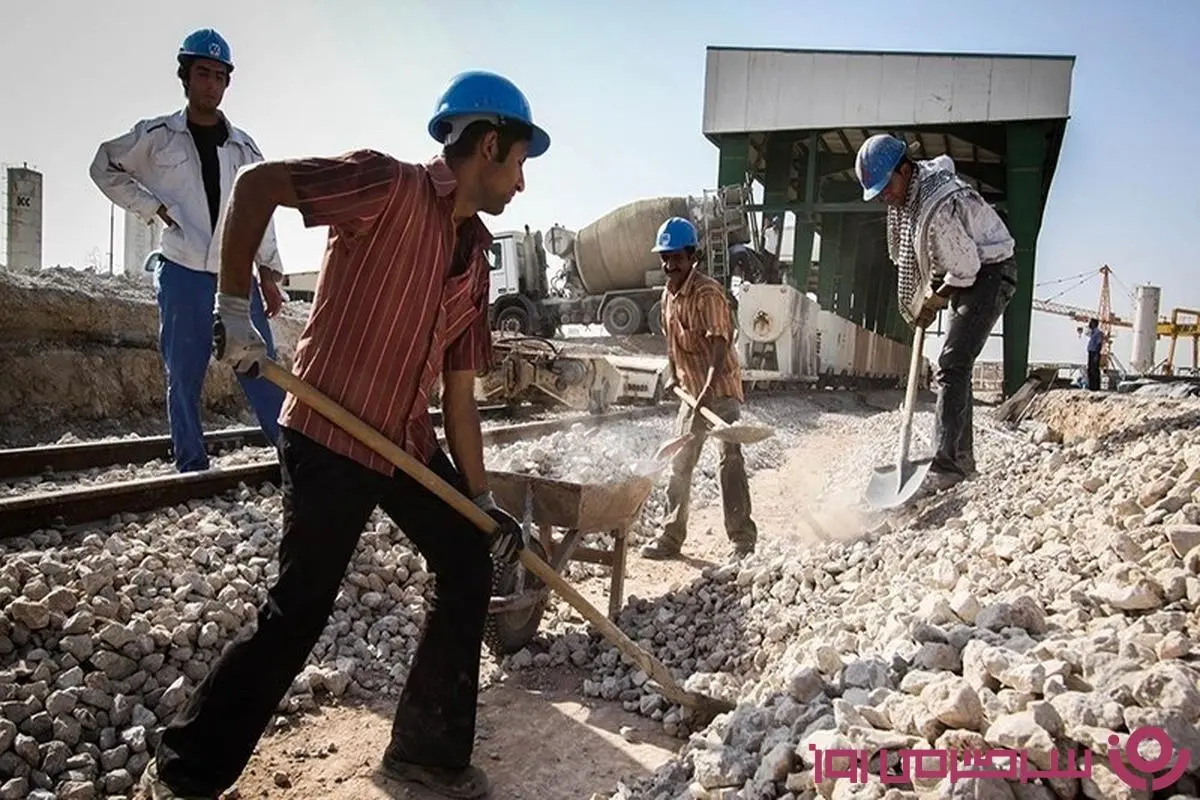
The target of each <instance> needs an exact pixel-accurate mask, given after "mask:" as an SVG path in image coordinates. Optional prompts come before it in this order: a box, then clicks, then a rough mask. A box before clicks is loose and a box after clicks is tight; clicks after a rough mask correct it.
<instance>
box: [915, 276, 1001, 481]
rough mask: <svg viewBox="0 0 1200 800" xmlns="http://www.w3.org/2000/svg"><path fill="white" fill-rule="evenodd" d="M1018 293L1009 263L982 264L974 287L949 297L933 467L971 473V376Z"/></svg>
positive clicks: (972, 435) (935, 416)
mask: <svg viewBox="0 0 1200 800" xmlns="http://www.w3.org/2000/svg"><path fill="white" fill-rule="evenodd" d="M1016 291H1017V265H1016V262H1015V261H1013V260H1012V259H1011V258H1010V259H1007V260H1005V261H1000V262H997V263H995V264H987V265H985V266H984V267H983V268H981V269H980V270H979V274H978V276H977V277H976V278H975V283H974V284H972V285H971V286H970V287H968V288H966V289H959V290H957V291H955V293H954V295H953V297H951V298H950V302H949V304H948V308H949V317H950V320H949V324H948V326H947V328H946V341H945V342H944V343H943V344H942V352H941V354H940V355H939V356H938V370H937V382H938V388H939V391H938V399H937V409H936V411H935V412H934V424H933V444H934V458H933V468H934V469H937V470H941V471H946V472H959V473H962V474H964V475H969V474H971V473H972V472H974V471H975V429H974V425H975V421H974V418H973V416H974V415H973V409H974V398H973V397H972V394H971V374H972V372H974V369H975V359H977V358H979V354H980V353H982V352H983V346H984V345H985V344H987V340H988V336H989V335H990V334H991V332H992V328H994V327H995V326H996V321H997V320H999V319H1000V317H1001V315H1002V314H1003V313H1004V309H1005V308H1007V307H1008V301H1009V300H1011V299H1012V296H1013V294H1014V293H1015V292H1016Z"/></svg>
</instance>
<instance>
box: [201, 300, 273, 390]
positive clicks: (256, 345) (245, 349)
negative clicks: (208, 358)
mask: <svg viewBox="0 0 1200 800" xmlns="http://www.w3.org/2000/svg"><path fill="white" fill-rule="evenodd" d="M213 355H214V356H215V357H216V359H217V360H218V361H224V362H225V363H227V364H229V365H230V366H232V367H233V370H234V372H236V373H237V374H239V375H249V376H251V377H255V376H257V375H258V373H259V371H260V370H261V367H262V362H263V361H265V360H266V358H267V343H266V341H265V340H264V339H263V337H262V334H260V333H259V332H258V329H257V328H255V327H254V323H252V322H251V321H250V299H249V298H247V297H238V296H237V295H235V294H228V293H226V292H218V293H217V304H216V308H215V310H214V315H213Z"/></svg>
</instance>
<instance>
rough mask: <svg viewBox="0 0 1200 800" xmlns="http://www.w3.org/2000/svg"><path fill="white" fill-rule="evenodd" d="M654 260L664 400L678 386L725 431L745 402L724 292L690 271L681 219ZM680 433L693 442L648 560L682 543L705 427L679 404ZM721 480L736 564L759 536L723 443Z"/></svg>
mask: <svg viewBox="0 0 1200 800" xmlns="http://www.w3.org/2000/svg"><path fill="white" fill-rule="evenodd" d="M652 252H655V253H658V254H659V257H660V258H661V259H662V266H663V272H665V273H666V276H667V285H666V286H664V287H663V294H662V328H663V334H664V335H665V336H666V338H667V359H668V363H667V386H666V389H667V393H668V395H671V394H673V393H674V387H675V386H679V387H680V388H682V389H683V390H684V391H685V392H687V393H688V394H690V395H691V396H692V397H693V398H694V399H695V400H696V401H698V406H707V407H708V408H710V409H711V410H712V411H714V412H715V413H716V414H717V416H719V417H720V418H721V419H723V420H725V421H726V422H728V423H733V422H736V421H737V420H738V419H739V417H740V416H741V404H742V403H743V402H744V401H745V397H744V395H743V393H742V371H741V367H740V366H739V364H738V360H737V354H736V353H735V352H734V350H733V313H732V311H731V309H730V304H729V299H728V297H727V296H726V294H725V288H724V287H723V286H722V285H721V284H720V283H719V282H717V281H715V280H713V279H712V278H711V277H709V276H708V275H705V274H704V273H703V272H701V271H700V270H699V269H697V268H696V262H697V236H696V226H694V225H693V224H692V223H691V222H690V221H689V220H686V219H684V218H682V217H672V218H671V219H668V220H667V221H666V222H664V223H663V224H662V227H660V228H659V229H658V239H657V243H656V244H655V246H654V247H653V248H652ZM678 427H679V433H680V435H686V434H687V433H689V432H691V433H694V434H695V436H694V437H693V438H692V439H691V440H690V441H689V442H688V443H687V444H686V445H685V446H684V448H683V449H682V450H680V451H679V452H678V453H677V454H676V456H675V459H674V461H673V464H672V474H671V481H670V483H669V484H668V486H667V508H666V515H665V517H664V519H663V530H662V533H661V534H660V535H659V537H658V538H657V539H655V541H653V542H651V543H650V544H648V545H646V547H644V548H642V555H643V556H645V557H646V558H653V559H664V558H673V557H675V556H678V555H679V553H680V551H681V549H682V547H683V542H684V540H685V539H686V538H687V520H688V502H689V499H690V496H691V490H692V473H693V471H694V470H695V469H696V462H697V461H699V460H700V452H701V449H702V448H703V447H704V439H705V434H706V431H707V430H708V427H709V425H708V423H707V422H706V421H705V420H704V417H703V415H702V414H700V413H699V412H698V411H695V412H694V411H693V409H692V407H691V406H690V405H689V404H688V403H686V402H683V401H682V400H681V401H680V406H679V419H678ZM720 479H721V502H722V504H723V505H724V510H725V533H726V535H727V536H728V537H729V541H730V542H732V544H733V548H734V554H735V556H737V557H739V558H740V557H743V556H746V555H749V554H750V553H753V552H754V546H755V544H756V542H757V541H758V528H757V527H756V526H755V524H754V520H753V519H751V517H750V482H749V480H748V479H747V478H746V462H745V460H744V459H743V458H742V448H741V445H739V444H737V443H734V442H721V457H720Z"/></svg>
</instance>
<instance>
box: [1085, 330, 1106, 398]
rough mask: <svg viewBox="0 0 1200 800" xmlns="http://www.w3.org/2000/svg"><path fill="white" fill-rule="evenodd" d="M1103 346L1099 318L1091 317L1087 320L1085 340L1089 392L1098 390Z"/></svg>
mask: <svg viewBox="0 0 1200 800" xmlns="http://www.w3.org/2000/svg"><path fill="white" fill-rule="evenodd" d="M1103 347H1104V333H1103V332H1102V331H1101V330H1100V320H1098V319H1096V318H1095V317H1092V318H1091V319H1089V320H1088V341H1087V388H1088V391H1089V392H1098V391H1100V351H1101V349H1102V348H1103Z"/></svg>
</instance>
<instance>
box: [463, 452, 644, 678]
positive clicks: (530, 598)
mask: <svg viewBox="0 0 1200 800" xmlns="http://www.w3.org/2000/svg"><path fill="white" fill-rule="evenodd" d="M488 486H489V488H490V489H491V491H492V495H493V497H494V498H495V500H496V504H497V505H498V506H500V507H501V508H503V509H504V510H505V511H507V512H508V513H510V514H512V515H513V516H514V517H516V518H517V519H519V520H522V519H524V518H525V513H526V511H525V504H526V501H527V499H528V501H529V503H530V505H531V508H530V516H531V520H530V521H531V523H532V524H533V525H535V526H537V528H538V530H539V531H540V532H541V536H540V537H536V538H534V540H533V541H532V542H531V543H530V546H531V547H535V548H537V549H538V550H539V551H541V552H539V554H538V555H539V556H540V557H543V558H545V559H546V560H547V562H548V563H549V564H550V566H551V567H552V568H553V569H554V571H555V572H558V573H560V574H561V573H562V570H563V569H564V568H565V567H566V565H567V562H568V561H570V560H572V559H574V560H578V561H588V562H591V563H595V564H602V565H605V566H608V567H610V568H611V569H612V576H611V578H610V586H609V615H610V616H615V615H616V613H617V612H618V610H619V609H620V605H621V601H622V597H623V593H624V585H625V551H626V546H627V540H626V533H627V531H628V529H629V527H630V526H631V525H632V524H633V522H634V521H635V520H636V519H637V518H638V516H639V515H640V514H641V511H642V507H643V506H644V505H645V503H646V499H647V498H648V497H649V496H650V492H651V491H653V489H654V479H653V477H631V478H628V479H625V480H621V481H617V482H614V483H608V484H585V483H574V482H571V481H562V480H556V479H554V478H543V477H541V476H538V475H528V474H525V473H521V472H488ZM554 528H562V529H565V530H566V531H567V533H566V535H565V536H564V537H563V538H562V539H561V540H559V541H555V540H554V537H553V534H552V533H551V531H552V530H553V529H554ZM587 533H611V534H613V536H614V542H613V547H612V549H611V550H599V549H593V548H589V547H583V546H582V545H581V542H582V540H583V535H584V534H587ZM530 577H531V576H529V575H527V574H525V571H524V569H523V568H521V567H520V566H519V565H518V566H517V567H516V568H515V570H514V571H512V572H511V573H497V577H496V582H495V583H494V584H493V587H492V588H493V592H498V594H494V595H493V597H492V599H491V602H490V603H489V617H488V622H487V626H486V628H485V631H484V641H485V642H486V643H487V645H488V647H489V648H490V649H491V650H492V651H493V653H495V654H497V655H506V654H509V653H514V652H516V651H517V650H519V649H520V648H521V647H523V646H524V645H525V644H527V643H528V642H529V641H530V640H531V639H532V638H533V636H534V635H535V634H536V633H537V629H538V625H539V623H540V619H541V616H542V613H543V612H544V610H545V607H546V603H547V602H548V600H549V594H548V592H549V590H548V589H547V587H545V586H544V585H542V583H541V581H538V580H536V579H534V580H529V579H530ZM527 581H529V582H528V583H527Z"/></svg>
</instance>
